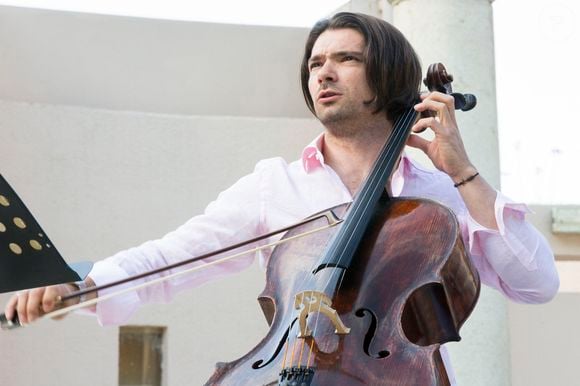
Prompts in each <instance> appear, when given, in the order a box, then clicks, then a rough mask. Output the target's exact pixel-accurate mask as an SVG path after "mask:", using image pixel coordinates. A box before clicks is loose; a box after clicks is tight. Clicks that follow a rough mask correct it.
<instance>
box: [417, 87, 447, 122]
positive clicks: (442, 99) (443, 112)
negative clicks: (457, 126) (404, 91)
mask: <svg viewBox="0 0 580 386" xmlns="http://www.w3.org/2000/svg"><path fill="white" fill-rule="evenodd" d="M421 99H422V100H421V102H419V103H418V104H417V105H416V106H417V107H416V110H417V111H420V112H422V111H425V110H430V111H435V112H437V114H438V115H439V117H440V118H441V119H447V118H452V119H455V98H453V97H452V96H451V95H447V94H442V93H440V92H434V93H431V94H429V96H427V97H426V98H421Z"/></svg>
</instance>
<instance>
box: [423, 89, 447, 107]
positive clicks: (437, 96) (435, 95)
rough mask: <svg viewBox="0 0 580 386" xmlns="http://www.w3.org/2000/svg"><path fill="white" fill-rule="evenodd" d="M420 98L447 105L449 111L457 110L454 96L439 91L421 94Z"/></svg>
mask: <svg viewBox="0 0 580 386" xmlns="http://www.w3.org/2000/svg"><path fill="white" fill-rule="evenodd" d="M420 97H421V100H425V99H432V100H434V101H437V102H442V103H445V105H447V107H448V108H449V109H452V110H454V109H455V98H454V97H453V95H450V94H445V93H442V92H439V91H433V92H430V93H426V94H421V95H420Z"/></svg>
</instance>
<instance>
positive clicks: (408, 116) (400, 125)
mask: <svg viewBox="0 0 580 386" xmlns="http://www.w3.org/2000/svg"><path fill="white" fill-rule="evenodd" d="M414 113H415V110H414V108H413V107H411V108H409V109H408V110H407V111H406V112H405V113H404V114H403V116H402V117H401V119H399V120H397V123H396V125H395V127H394V128H393V131H392V136H393V140H392V141H391V139H390V137H389V138H388V139H387V142H386V144H385V147H384V148H383V150H384V151H383V150H381V152H380V156H379V158H378V159H377V161H376V162H377V163H378V162H382V161H384V159H383V158H384V157H387V162H391V161H392V160H393V157H399V154H393V151H392V149H389V148H392V147H393V146H395V145H393V143H395V144H396V142H398V141H400V140H401V139H402V137H404V136H405V135H407V134H408V130H407V126H408V125H409V123H410V122H411V121H412V119H413V118H414V116H415V114H414ZM373 169H374V168H373ZM377 179H379V180H380V179H382V176H381V174H380V173H372V174H371V175H370V176H369V181H368V182H367V181H365V183H364V186H371V185H374V184H376V183H377V181H376V180H377ZM359 194H363V195H369V194H370V192H368V191H364V190H363V191H361V192H359ZM357 198H358V197H357ZM356 201H357V202H356V203H355V205H356V204H358V202H361V204H358V205H359V206H360V205H362V207H363V208H364V210H365V211H366V210H368V207H369V205H371V203H370V202H369V200H363V199H361V200H360V201H358V200H356ZM374 205H376V203H374ZM357 208H358V207H356V206H355V207H351V208H349V211H348V213H352V212H354V211H355V210H356V209H357ZM345 217H346V218H348V215H347V216H345ZM360 222H361V219H360V218H359V219H358V221H357V222H356V223H355V225H354V230H353V232H352V233H351V234H350V235H349V236H348V237H349V240H351V239H352V237H353V234H354V231H357V230H359V228H360V227H361V225H360ZM345 225H346V224H343V226H345ZM343 257H344V255H343V254H341V255H340V258H339V261H338V264H337V265H338V266H340V264H341V262H342V259H343ZM345 276H346V272H343V273H342V274H341V276H340V279H339V282H338V285H337V286H336V290H338V289H340V288H341V286H342V283H343V280H344V277H345ZM312 280H314V278H313V277H312ZM331 280H332V275H331V276H329V277H328V279H327V281H326V284H324V286H323V288H324V290H323V292H325V293H326V292H327V291H328V290H329V288H330V285H331ZM321 308H322V303H321V302H320V303H319V305H318V310H317V311H318V312H316V320H315V323H314V329H313V331H312V336H313V337H314V336H315V335H316V332H317V331H318V325H319V323H318V321H319V315H320V310H321ZM309 313H310V310H309Z"/></svg>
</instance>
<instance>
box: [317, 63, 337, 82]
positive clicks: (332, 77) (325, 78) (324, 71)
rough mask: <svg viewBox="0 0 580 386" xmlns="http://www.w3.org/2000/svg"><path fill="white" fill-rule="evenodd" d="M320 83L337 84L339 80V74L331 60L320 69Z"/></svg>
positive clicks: (318, 74)
mask: <svg viewBox="0 0 580 386" xmlns="http://www.w3.org/2000/svg"><path fill="white" fill-rule="evenodd" d="M316 75H317V76H318V83H319V84H322V83H327V82H336V80H337V78H338V77H337V73H336V68H335V67H334V64H333V63H332V61H331V60H327V61H325V62H324V64H323V65H322V66H321V67H320V68H319V70H318V73H317V74H316Z"/></svg>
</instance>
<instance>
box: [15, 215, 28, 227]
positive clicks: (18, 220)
mask: <svg viewBox="0 0 580 386" xmlns="http://www.w3.org/2000/svg"><path fill="white" fill-rule="evenodd" d="M12 221H14V225H16V226H17V227H18V228H20V229H24V228H26V223H25V222H24V220H23V219H21V218H20V217H14V219H13V220H12Z"/></svg>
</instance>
